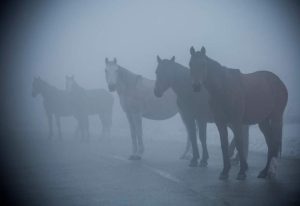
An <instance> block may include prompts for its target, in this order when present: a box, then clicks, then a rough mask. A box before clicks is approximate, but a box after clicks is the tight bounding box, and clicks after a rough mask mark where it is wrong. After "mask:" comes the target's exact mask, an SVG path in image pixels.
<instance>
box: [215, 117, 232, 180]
mask: <svg viewBox="0 0 300 206" xmlns="http://www.w3.org/2000/svg"><path fill="white" fill-rule="evenodd" d="M216 125H217V128H218V131H219V134H220V140H221V149H222V154H223V170H222V172H221V174H220V176H219V179H220V180H226V179H228V173H229V170H230V159H229V154H228V131H227V126H226V124H225V123H223V122H218V121H216Z"/></svg>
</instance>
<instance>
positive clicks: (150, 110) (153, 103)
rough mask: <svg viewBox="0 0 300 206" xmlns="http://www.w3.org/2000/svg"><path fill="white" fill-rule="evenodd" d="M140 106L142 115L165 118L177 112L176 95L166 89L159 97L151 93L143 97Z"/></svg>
mask: <svg viewBox="0 0 300 206" xmlns="http://www.w3.org/2000/svg"><path fill="white" fill-rule="evenodd" d="M145 100H146V101H144V103H143V107H142V110H143V111H142V114H143V117H145V118H147V119H151V120H165V119H168V118H171V117H173V116H174V115H175V114H176V113H177V112H178V107H177V103H176V95H175V93H174V92H173V91H171V90H168V91H167V92H166V93H165V94H164V96H162V97H161V98H157V97H155V96H154V95H153V94H151V96H150V97H149V98H146V99H145Z"/></svg>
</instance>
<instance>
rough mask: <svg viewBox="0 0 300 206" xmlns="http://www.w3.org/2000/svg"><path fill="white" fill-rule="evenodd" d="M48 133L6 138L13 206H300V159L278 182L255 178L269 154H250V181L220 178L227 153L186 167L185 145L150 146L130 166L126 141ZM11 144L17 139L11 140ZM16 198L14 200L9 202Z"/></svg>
mask: <svg viewBox="0 0 300 206" xmlns="http://www.w3.org/2000/svg"><path fill="white" fill-rule="evenodd" d="M45 136H46V135H45V134H41V133H34V132H26V133H22V135H20V133H19V134H18V135H6V139H7V140H6V141H3V139H4V138H5V135H4V136H2V141H1V156H2V158H1V162H0V163H1V165H2V168H1V170H2V173H1V180H2V184H1V187H2V188H1V195H2V204H5V203H6V205H10V204H11V205H15V204H20V205H43V206H47V205H55V206H57V205H64V206H67V205H113V206H118V205H122V206H123V205H128V206H134V205H138V206H140V205H149V206H153V205H156V206H158V205H173V206H176V205H198V206H199V205H225V206H234V205H251V206H253V205H255V206H259V205H272V206H275V205H280V206H282V205H299V204H300V198H299V195H300V192H299V191H300V178H299V177H300V164H299V163H300V160H299V159H291V158H289V159H288V158H286V157H282V158H281V159H280V160H279V168H278V176H277V179H276V180H265V179H258V178H256V176H257V174H258V172H259V171H260V170H261V169H262V168H263V167H264V165H265V160H266V154H265V153H258V152H250V154H249V171H248V173H247V179H246V180H245V181H238V180H236V179H235V178H236V175H237V172H238V167H237V166H233V168H232V170H231V172H230V178H229V180H227V181H221V180H219V179H218V175H219V172H220V171H221V168H222V161H221V151H220V148H219V147H218V146H209V153H210V159H209V164H208V167H207V168H200V167H197V168H190V167H188V161H186V160H180V159H179V157H180V154H181V152H182V151H183V149H184V144H182V142H178V141H173V140H171V139H162V140H159V139H148V140H147V139H146V140H145V146H146V151H145V154H144V157H143V159H142V160H141V161H130V160H128V156H129V154H130V151H131V143H130V139H129V137H128V136H127V135H123V136H113V137H111V138H110V139H100V140H99V139H98V138H96V137H95V136H93V137H92V139H91V140H90V141H89V142H81V141H79V140H78V139H73V138H72V137H70V136H69V137H68V136H67V137H65V138H64V139H63V140H58V139H55V138H54V139H53V140H48V139H47V138H45ZM8 137H10V138H9V139H8ZM9 197H10V198H9Z"/></svg>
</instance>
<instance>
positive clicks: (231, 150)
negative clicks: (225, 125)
mask: <svg viewBox="0 0 300 206" xmlns="http://www.w3.org/2000/svg"><path fill="white" fill-rule="evenodd" d="M234 150H235V140H234V138H232V140H231V142H230V144H229V151H228V154H229V158H233V156H234Z"/></svg>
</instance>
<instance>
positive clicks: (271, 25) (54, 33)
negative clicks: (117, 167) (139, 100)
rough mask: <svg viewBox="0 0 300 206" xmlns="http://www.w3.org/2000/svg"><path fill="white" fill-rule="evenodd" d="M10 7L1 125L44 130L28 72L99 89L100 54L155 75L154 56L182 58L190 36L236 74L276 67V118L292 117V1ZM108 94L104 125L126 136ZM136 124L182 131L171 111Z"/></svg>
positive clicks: (299, 64) (299, 46)
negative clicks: (279, 96)
mask: <svg viewBox="0 0 300 206" xmlns="http://www.w3.org/2000/svg"><path fill="white" fill-rule="evenodd" d="M12 8H13V10H12V12H11V13H9V12H7V13H9V15H7V18H6V19H5V25H4V27H3V28H4V32H5V33H4V34H6V35H4V38H3V39H4V44H3V45H2V47H3V51H5V56H4V57H5V58H4V67H6V69H7V70H6V71H7V72H6V73H5V81H4V83H5V86H4V87H3V88H4V89H3V90H4V93H5V94H6V95H7V98H6V101H5V103H4V106H5V107H4V111H5V112H6V113H7V116H8V118H9V119H10V121H9V123H8V121H7V122H6V123H7V124H5V125H6V126H7V127H10V128H12V129H20V130H44V131H47V122H46V118H45V113H44V110H43V106H42V98H41V97H38V98H32V97H31V89H32V81H33V77H37V76H40V77H41V78H42V79H44V80H46V81H47V82H49V83H50V84H52V85H53V86H55V87H58V88H61V89H64V87H65V75H74V76H75V79H76V80H77V82H78V83H79V84H80V85H81V86H82V87H84V88H87V89H89V88H106V89H107V84H106V82H105V77H104V68H105V61H104V59H105V57H108V58H109V59H112V58H113V57H116V58H117V60H118V64H119V65H121V66H123V67H125V68H127V69H129V70H131V71H133V72H136V73H138V74H141V75H143V76H145V77H147V78H150V79H155V69H156V66H157V61H156V55H160V57H161V58H168V59H169V58H171V57H172V56H173V55H174V56H175V57H176V62H178V63H180V64H183V65H185V66H187V65H188V61H189V58H190V54H189V48H190V46H192V45H193V46H194V47H195V48H198V49H200V48H201V46H202V45H204V46H205V47H206V49H207V55H208V56H209V57H211V58H213V59H215V60H217V61H218V62H220V63H221V64H222V65H225V66H227V67H232V68H239V69H240V70H241V71H242V72H244V73H248V72H252V71H257V70H270V71H273V72H274V73H276V74H277V75H278V76H279V77H280V78H281V79H282V80H283V81H284V82H285V84H286V85H287V87H288V90H289V101H288V107H287V109H286V114H285V116H286V117H287V118H286V119H289V117H291V119H295V118H296V119H297V118H298V119H299V116H300V111H299V107H298V105H299V103H300V102H299V99H300V97H299V92H298V88H299V83H298V77H299V74H300V73H299V68H300V60H299V54H300V43H299V42H300V41H299V37H298V36H299V34H300V32H299V27H298V26H297V25H299V18H298V13H297V5H295V4H293V3H282V2H277V1H276V2H269V1H266V2H261V1H251V2H240V1H230V2H225V1H224V2H220V1H89V2H85V1H64V2H61V1H51V2H50V1H49V2H46V3H39V4H34V3H27V4H26V3H24V4H23V5H16V6H15V5H13V6H12ZM114 97H115V104H114V112H113V115H114V116H113V133H114V134H116V135H117V134H119V133H120V132H122V134H124V136H129V129H128V123H127V121H126V118H125V115H124V113H123V111H122V110H121V108H120V105H119V101H118V97H117V95H116V94H114ZM11 122H13V124H11ZM100 125H101V124H100V122H99V120H98V119H97V117H92V118H91V130H92V131H93V132H94V133H95V134H98V133H99V132H100V129H99V127H101V126H100ZM144 127H145V129H144V132H145V136H147V137H148V138H152V132H153V131H160V132H161V134H162V135H161V136H163V137H168V138H172V136H178V138H179V139H185V137H184V138H182V136H185V129H184V127H183V124H182V122H181V120H180V118H179V116H178V115H176V116H175V117H174V118H172V119H169V120H164V121H161V122H157V121H150V120H144ZM74 128H75V120H73V118H64V119H63V121H62V130H63V131H65V132H66V131H67V132H70V131H73V130H74ZM174 128H175V129H174ZM156 136H157V133H156ZM159 138H160V137H159ZM128 140H129V139H128Z"/></svg>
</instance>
